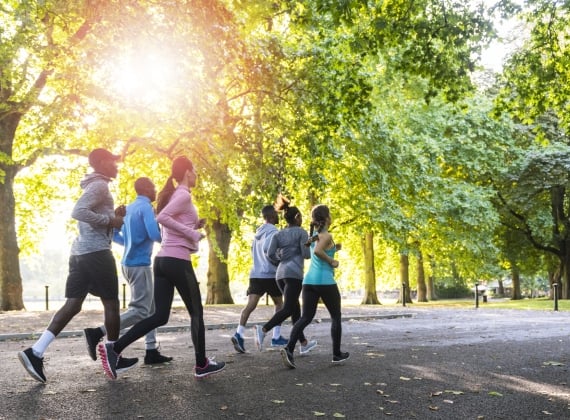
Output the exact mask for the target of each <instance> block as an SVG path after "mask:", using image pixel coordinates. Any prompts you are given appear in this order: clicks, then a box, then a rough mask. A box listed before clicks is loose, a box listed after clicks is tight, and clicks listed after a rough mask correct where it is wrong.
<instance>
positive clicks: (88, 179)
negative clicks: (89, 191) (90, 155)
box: [79, 172, 112, 190]
mask: <svg viewBox="0 0 570 420" xmlns="http://www.w3.org/2000/svg"><path fill="white" fill-rule="evenodd" d="M95 181H106V182H111V181H112V179H111V178H109V177H108V176H105V175H103V174H101V173H99V172H93V173H90V174H87V175H85V176H84V177H83V179H82V180H81V182H80V183H79V185H80V186H81V189H83V190H84V189H85V188H87V187H88V186H89V185H90V184H92V183H93V182H95Z"/></svg>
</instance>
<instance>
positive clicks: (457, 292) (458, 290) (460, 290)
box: [435, 284, 473, 299]
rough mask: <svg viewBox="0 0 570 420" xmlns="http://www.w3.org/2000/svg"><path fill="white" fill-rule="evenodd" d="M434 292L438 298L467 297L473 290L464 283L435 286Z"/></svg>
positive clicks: (471, 294)
mask: <svg viewBox="0 0 570 420" xmlns="http://www.w3.org/2000/svg"><path fill="white" fill-rule="evenodd" d="M435 292H436V294H437V297H438V298H440V299H454V298H468V297H472V296H473V291H472V290H471V289H470V288H469V287H467V286H466V285H464V284H454V285H442V286H436V287H435Z"/></svg>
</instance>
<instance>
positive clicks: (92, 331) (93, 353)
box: [83, 328, 103, 360]
mask: <svg viewBox="0 0 570 420" xmlns="http://www.w3.org/2000/svg"><path fill="white" fill-rule="evenodd" d="M83 334H84V336H85V342H86V344H87V353H89V357H91V359H92V360H97V344H99V341H101V339H102V338H103V331H101V329H100V328H85V329H84V330H83Z"/></svg>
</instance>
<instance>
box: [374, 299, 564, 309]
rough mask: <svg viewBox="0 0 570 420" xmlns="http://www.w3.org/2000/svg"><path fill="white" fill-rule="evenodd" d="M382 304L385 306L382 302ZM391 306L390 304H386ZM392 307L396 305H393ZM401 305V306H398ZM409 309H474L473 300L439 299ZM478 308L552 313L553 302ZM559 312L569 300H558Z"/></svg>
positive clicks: (498, 302)
mask: <svg viewBox="0 0 570 420" xmlns="http://www.w3.org/2000/svg"><path fill="white" fill-rule="evenodd" d="M382 304H385V303H384V302H382ZM386 304H387V305H391V304H392V303H386ZM394 305H396V304H395V303H394ZM398 305H401V304H398ZM407 305H408V306H409V307H410V308H449V309H452V308H459V309H468V308H474V307H475V299H441V300H434V301H431V302H425V303H422V302H416V301H414V302H413V303H411V304H409V303H408V304H407ZM479 308H481V309H484V308H488V309H517V310H535V311H553V310H554V301H553V300H551V299H548V298H535V299H521V300H512V299H509V298H489V299H488V302H483V298H480V299H479ZM558 310H559V311H570V300H558Z"/></svg>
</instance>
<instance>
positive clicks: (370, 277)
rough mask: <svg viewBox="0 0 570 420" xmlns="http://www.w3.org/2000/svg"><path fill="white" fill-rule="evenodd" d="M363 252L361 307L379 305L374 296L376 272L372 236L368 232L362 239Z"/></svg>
mask: <svg viewBox="0 0 570 420" xmlns="http://www.w3.org/2000/svg"><path fill="white" fill-rule="evenodd" d="M362 248H363V252H364V298H363V299H362V305H380V301H379V300H378V295H377V294H376V270H375V268H374V234H373V233H372V232H368V233H366V234H365V235H364V237H363V238H362Z"/></svg>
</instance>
